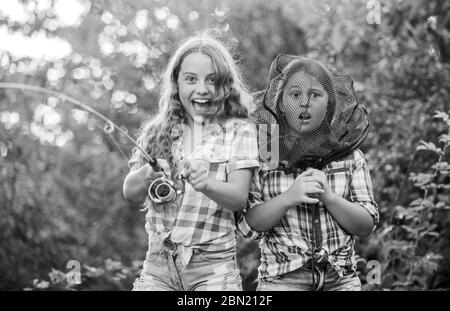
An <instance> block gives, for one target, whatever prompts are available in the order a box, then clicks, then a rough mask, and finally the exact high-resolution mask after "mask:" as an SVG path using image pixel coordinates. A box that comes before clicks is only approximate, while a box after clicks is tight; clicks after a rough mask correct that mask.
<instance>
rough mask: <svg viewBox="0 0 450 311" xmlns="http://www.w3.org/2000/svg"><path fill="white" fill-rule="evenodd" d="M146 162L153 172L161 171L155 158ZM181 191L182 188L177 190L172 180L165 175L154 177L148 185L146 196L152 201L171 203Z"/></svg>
mask: <svg viewBox="0 0 450 311" xmlns="http://www.w3.org/2000/svg"><path fill="white" fill-rule="evenodd" d="M148 162H149V164H150V165H151V166H152V168H153V170H154V171H155V172H159V171H161V167H160V166H159V165H158V162H157V161H156V160H155V159H151V160H149V161H148ZM182 193H183V189H179V190H177V189H176V187H175V184H174V182H173V181H172V180H170V179H168V178H166V177H159V178H156V179H155V180H154V181H152V183H151V184H150V187H148V196H149V197H150V199H151V200H152V202H154V203H171V202H173V201H175V200H176V198H177V196H178V195H180V194H182Z"/></svg>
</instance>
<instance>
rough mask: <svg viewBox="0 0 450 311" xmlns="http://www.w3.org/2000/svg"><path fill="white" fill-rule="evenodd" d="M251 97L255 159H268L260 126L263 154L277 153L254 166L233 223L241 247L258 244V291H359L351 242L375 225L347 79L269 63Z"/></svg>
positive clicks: (360, 114)
mask: <svg viewBox="0 0 450 311" xmlns="http://www.w3.org/2000/svg"><path fill="white" fill-rule="evenodd" d="M258 95H259V96H257V109H256V111H255V113H254V114H253V116H254V117H255V118H256V119H257V120H258V123H259V125H260V133H259V135H260V137H259V148H260V152H261V150H263V148H265V149H264V150H267V149H270V148H268V147H267V145H263V144H266V140H265V139H264V140H263V137H262V136H263V134H262V132H261V128H263V127H261V125H262V124H264V125H265V128H267V129H268V130H267V132H266V133H264V134H265V135H267V137H269V138H268V139H267V141H269V142H270V145H271V147H272V150H273V149H274V148H276V147H277V145H278V146H279V149H278V151H279V152H278V154H276V153H273V154H274V155H275V156H274V157H275V159H274V157H272V158H268V159H261V169H260V170H259V172H258V174H256V175H255V176H254V178H253V182H252V185H251V187H250V195H249V201H248V206H247V208H246V210H245V211H244V213H243V214H242V217H240V219H239V221H238V228H239V231H240V232H241V233H242V234H243V235H244V236H245V237H246V238H253V239H259V240H260V242H259V246H260V248H261V264H260V266H259V268H258V272H259V273H258V278H259V285H258V290H361V283H360V280H359V278H358V276H357V274H356V262H355V257H354V256H355V252H354V243H355V236H359V237H366V236H368V235H370V233H371V232H372V230H373V229H374V227H375V225H376V224H377V222H378V217H379V216H378V208H377V204H376V203H375V201H374V198H373V193H372V184H371V179H370V175H369V170H368V168H367V164H366V161H365V159H364V155H363V153H362V152H361V151H360V150H359V149H358V147H359V146H360V144H361V143H362V142H363V140H364V139H365V137H366V136H367V132H368V121H367V114H366V110H365V109H364V108H363V107H362V106H361V105H359V104H358V102H357V100H356V96H355V92H354V89H353V81H352V79H351V77H350V76H348V75H345V74H339V73H334V72H331V71H330V70H328V69H327V68H326V67H325V66H323V65H322V64H321V63H320V62H318V61H315V60H312V59H307V58H303V57H298V56H291V55H279V56H278V57H277V58H276V59H275V60H274V61H273V63H272V65H271V67H270V72H269V85H268V87H267V89H266V91H265V92H262V93H260V94H258ZM274 129H275V130H276V131H275V132H273V130H274ZM277 132H278V135H277ZM277 139H278V141H277ZM261 154H262V153H261ZM268 163H269V164H270V165H269V164H268ZM273 163H276V165H275V166H273V165H272V164H273ZM271 166H272V167H271Z"/></svg>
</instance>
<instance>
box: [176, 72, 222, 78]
mask: <svg viewBox="0 0 450 311" xmlns="http://www.w3.org/2000/svg"><path fill="white" fill-rule="evenodd" d="M181 74H182V75H191V76H197V74H196V73H194V72H189V71H187V72H182V73H181ZM212 75H214V76H216V75H217V73H215V72H212V73H208V74H207V75H206V76H207V77H209V76H212Z"/></svg>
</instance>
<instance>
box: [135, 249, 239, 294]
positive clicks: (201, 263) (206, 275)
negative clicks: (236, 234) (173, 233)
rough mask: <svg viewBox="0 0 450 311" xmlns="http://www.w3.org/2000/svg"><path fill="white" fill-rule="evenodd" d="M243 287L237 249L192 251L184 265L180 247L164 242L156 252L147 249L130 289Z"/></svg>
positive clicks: (223, 288)
mask: <svg viewBox="0 0 450 311" xmlns="http://www.w3.org/2000/svg"><path fill="white" fill-rule="evenodd" d="M146 290H148V291H242V280H241V276H240V274H239V269H238V265H237V261H236V249H235V248H233V249H229V250H226V251H218V252H209V251H203V250H200V249H195V250H194V251H193V254H192V257H191V258H190V260H189V262H188V264H187V265H183V263H182V260H181V256H180V252H179V247H177V246H176V244H174V243H173V242H170V241H169V242H167V241H165V243H163V246H162V249H161V251H159V252H149V253H148V254H147V258H146V261H145V263H144V269H143V270H142V272H141V275H140V277H139V278H138V279H136V281H135V282H134V284H133V291H146Z"/></svg>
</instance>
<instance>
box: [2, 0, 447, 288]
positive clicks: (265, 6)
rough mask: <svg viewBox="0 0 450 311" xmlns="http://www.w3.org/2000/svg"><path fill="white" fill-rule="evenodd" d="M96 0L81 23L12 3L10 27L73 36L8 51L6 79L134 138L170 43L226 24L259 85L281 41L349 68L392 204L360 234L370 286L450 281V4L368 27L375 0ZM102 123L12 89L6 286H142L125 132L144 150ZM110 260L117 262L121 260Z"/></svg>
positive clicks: (384, 6) (250, 284)
mask: <svg viewBox="0 0 450 311" xmlns="http://www.w3.org/2000/svg"><path fill="white" fill-rule="evenodd" d="M21 2H22V3H25V4H27V7H29V8H31V7H33V5H32V4H33V3H35V2H36V1H34V0H25V1H21ZM83 3H85V4H86V5H87V8H88V9H87V10H86V13H85V14H84V15H83V16H82V17H81V19H80V23H79V24H75V25H73V26H64V25H62V24H58V21H57V18H56V15H55V12H53V11H52V10H53V9H54V7H53V6H54V3H53V2H52V4H51V6H50V8H49V9H48V10H47V11H44V12H39V11H37V10H31V11H29V14H30V15H29V18H28V20H27V21H25V22H19V21H14V20H12V19H11V18H8V17H6V16H3V15H1V14H0V26H6V27H8V29H9V30H11V31H15V32H22V33H23V34H24V35H25V36H32V35H33V34H36V33H39V32H42V33H45V34H46V35H48V36H50V37H60V38H63V39H65V40H67V41H68V42H69V43H70V44H71V46H72V49H73V51H72V53H71V54H70V55H68V56H66V57H63V58H61V59H56V60H48V61H44V60H43V61H37V60H34V59H31V58H26V57H16V56H15V55H13V54H11V53H9V52H7V51H6V50H4V49H3V48H1V47H0V68H1V70H0V81H2V82H17V83H27V84H33V85H38V86H42V87H45V88H48V89H52V90H58V91H60V92H62V93H65V94H67V95H70V96H73V97H74V98H76V99H78V100H80V101H82V102H83V103H86V104H88V105H89V106H91V107H92V108H94V109H96V110H98V111H99V112H101V113H103V114H104V115H106V116H107V117H108V118H110V119H112V120H113V121H114V122H115V123H117V124H120V125H122V126H123V127H124V128H126V129H128V130H129V132H130V134H135V133H136V130H137V129H138V127H139V126H140V124H141V122H142V121H143V120H144V119H147V118H149V117H150V116H151V115H152V114H153V113H154V112H155V110H156V109H157V106H158V105H157V101H158V97H159V83H160V79H161V73H162V71H163V70H164V67H165V65H166V64H167V61H168V59H169V57H170V55H171V53H172V52H173V51H174V49H175V47H176V45H177V44H178V43H179V41H180V40H182V39H183V38H185V37H186V36H188V35H190V34H192V33H194V32H196V31H202V30H204V29H206V28H215V31H216V32H217V33H218V34H220V35H221V36H222V37H223V39H224V41H225V42H226V43H227V44H228V45H229V46H230V47H231V48H232V49H233V50H234V51H235V58H236V60H237V61H238V63H239V65H240V66H241V68H242V72H243V75H244V78H245V80H246V82H247V84H248V88H249V89H250V90H251V91H257V90H261V89H263V88H264V87H265V86H266V79H267V72H268V66H269V64H270V63H271V61H272V59H273V58H274V57H275V56H276V55H277V54H279V53H291V54H301V55H305V56H309V57H314V58H317V59H319V60H321V61H323V62H325V63H326V64H327V65H328V66H330V67H332V68H335V69H339V70H344V71H345V72H347V73H349V74H351V75H352V76H353V77H354V79H355V87H356V89H357V96H358V98H359V99H360V101H361V102H362V103H363V104H364V106H365V107H366V108H367V109H368V111H369V117H370V123H371V132H370V134H369V137H368V138H367V140H366V142H365V143H364V145H363V148H362V149H363V151H364V153H365V154H366V157H367V162H368V163H369V165H370V168H371V174H372V180H373V185H374V191H375V198H376V200H377V202H378V204H379V208H380V212H381V221H380V224H379V226H378V228H377V229H376V230H375V232H374V233H373V234H372V236H371V237H369V238H367V239H361V240H359V241H358V245H357V254H358V255H359V259H358V260H359V261H358V266H359V267H360V272H361V273H360V277H361V279H362V280H363V283H364V286H365V288H366V289H405V288H407V289H422V288H429V289H435V288H450V284H448V283H449V280H450V277H449V275H450V262H449V260H448V259H447V258H450V256H449V255H450V254H449V248H448V241H449V239H450V232H449V229H448V228H450V226H449V224H448V222H449V216H448V209H449V204H448V202H450V199H449V188H450V185H449V183H450V177H449V163H450V156H449V152H448V143H449V138H450V133H449V130H448V127H449V117H448V111H449V110H450V105H449V102H448V98H450V96H449V94H450V64H449V62H450V54H449V51H448V45H449V44H448V42H449V33H450V24H449V20H450V3H449V2H448V1H441V0H432V1H425V0H419V1H412V0H408V1H405V0H403V1H389V2H388V1H382V2H381V15H380V17H381V23H380V24H376V23H375V24H374V23H368V14H369V13H370V11H369V10H370V9H369V8H368V6H367V1H365V0H345V1H341V2H339V3H337V2H336V1H334V0H333V1H332V0H321V1H313V0H304V1H296V0H287V1H286V0H284V1H281V0H280V1H263V0H251V1H245V2H242V1H233V0H224V1H223V0H221V1H218V0H217V1H203V2H201V5H199V3H198V1H195V0H188V1H178V0H168V1H164V2H162V1H159V0H148V1H139V2H137V1H130V0H119V1H97V0H96V1H94V0H92V1H88V0H86V1H84V2H83ZM52 25H53V26H52ZM55 25H56V26H55ZM44 107H46V108H44ZM436 111H437V112H436ZM103 129H104V123H103V122H102V121H100V120H98V119H96V118H94V117H93V116H91V115H87V114H84V113H83V112H82V111H80V110H77V109H75V107H73V106H71V105H68V104H67V103H66V102H64V101H63V100H62V99H61V98H59V97H55V96H43V95H38V94H36V93H32V92H25V91H23V92H21V91H17V90H4V89H0V176H1V177H0V275H1V278H0V288H1V289H23V288H27V287H30V288H32V289H39V288H41V289H62V290H72V289H74V290H88V289H92V290H98V289H116V290H128V289H130V288H131V284H132V279H133V278H134V277H135V276H136V274H137V272H138V270H139V269H138V268H137V266H136V264H135V262H136V260H142V259H143V258H144V256H145V252H146V248H147V243H148V238H147V235H146V233H145V231H144V214H143V213H141V212H139V206H135V205H132V204H130V203H128V202H126V201H125V200H124V199H123V197H122V193H121V189H122V182H123V179H124V177H125V175H126V174H127V171H128V169H127V166H126V162H125V160H124V157H123V155H122V154H121V152H120V151H119V150H118V149H117V147H116V143H115V142H117V143H118V144H119V145H120V147H121V148H122V149H123V152H124V153H125V155H126V156H129V154H130V151H131V147H132V146H131V144H130V143H129V142H128V141H127V140H126V139H125V138H124V137H123V135H121V134H119V133H117V132H114V133H112V134H111V135H112V137H113V138H114V140H112V138H111V136H110V135H108V133H107V132H108V131H103ZM238 252H239V256H238V259H239V267H240V268H241V274H242V277H243V280H244V288H246V289H254V288H255V286H256V283H255V281H256V277H257V271H256V268H257V266H258V263H259V260H258V258H259V251H258V247H257V244H256V243H255V242H249V241H242V240H240V241H239V247H238ZM107 258H111V260H112V261H109V264H110V263H111V262H114V263H117V266H118V267H119V266H120V268H117V269H115V268H114V269H108V268H107V265H109V264H107V263H106V262H105V259H107ZM373 259H375V260H378V261H379V262H380V263H381V268H382V275H381V277H382V284H381V285H379V286H378V285H371V284H367V283H366V280H365V277H366V275H367V272H368V271H367V267H366V263H367V262H368V261H370V260H373ZM70 260H77V261H79V262H80V263H81V266H82V267H83V268H82V271H81V273H82V283H81V284H79V285H76V286H72V285H73V284H72V285H71V284H67V282H66V283H65V281H64V280H67V273H69V271H67V270H66V268H65V267H66V264H67V262H69V261H70ZM113 266H114V265H113ZM89 267H96V268H92V269H96V270H95V271H97V272H98V271H102V273H98V275H97V274H95V273H94V272H92V271H94V270H92V269H91V268H89ZM108 267H110V266H108ZM52 269H54V270H52ZM49 271H50V275H49ZM63 275H64V277H63ZM122 276H125V277H122ZM33 280H37V281H36V282H34V283H33ZM45 282H48V284H47V283H45ZM47 285H48V286H47Z"/></svg>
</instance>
